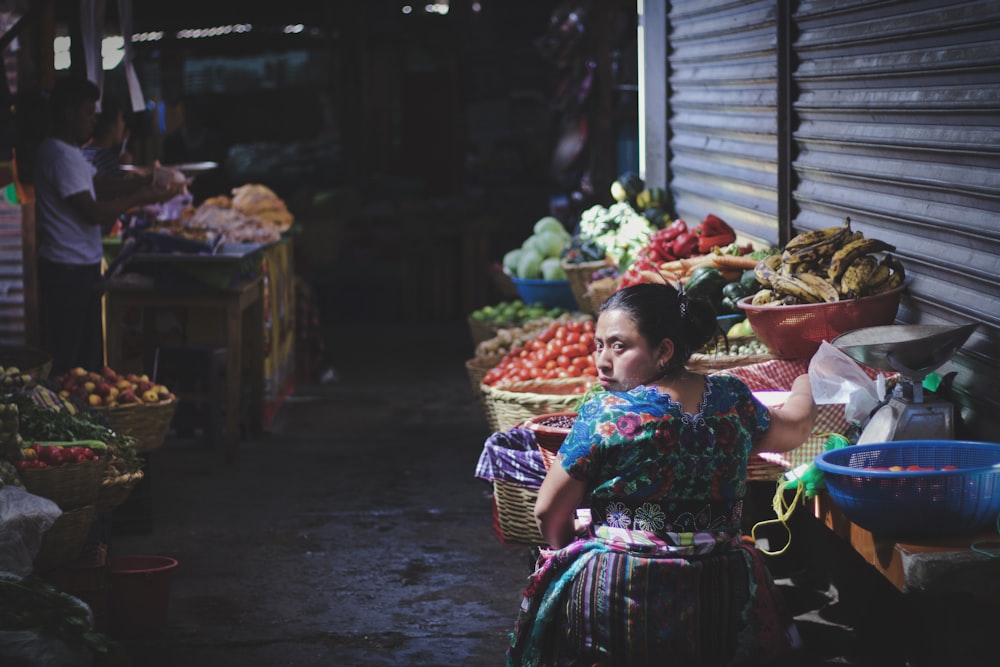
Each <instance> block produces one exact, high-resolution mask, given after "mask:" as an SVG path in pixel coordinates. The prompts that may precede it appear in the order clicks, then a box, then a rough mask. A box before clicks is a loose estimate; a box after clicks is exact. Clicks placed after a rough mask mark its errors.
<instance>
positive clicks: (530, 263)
mask: <svg viewBox="0 0 1000 667" xmlns="http://www.w3.org/2000/svg"><path fill="white" fill-rule="evenodd" d="M543 259H545V258H544V257H542V255H541V253H539V252H538V251H536V250H535V249H534V248H530V247H529V248H522V249H521V257H520V258H519V259H518V262H517V271H516V272H515V274H514V275H515V276H517V277H518V278H528V279H538V278H541V277H542V260H543Z"/></svg>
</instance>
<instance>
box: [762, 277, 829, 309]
mask: <svg viewBox="0 0 1000 667" xmlns="http://www.w3.org/2000/svg"><path fill="white" fill-rule="evenodd" d="M771 287H772V289H773V290H774V291H775V292H776V293H777V294H779V295H782V296H792V297H795V298H796V299H798V300H799V301H800V302H802V303H822V302H823V300H824V299H823V297H822V296H819V295H818V294H816V293H815V292H814V291H813V290H812V288H811V287H809V285H807V284H806V283H804V282H802V281H801V280H799V279H798V278H792V277H791V276H788V277H785V276H781V275H779V276H776V277H775V279H774V280H773V281H772V282H771Z"/></svg>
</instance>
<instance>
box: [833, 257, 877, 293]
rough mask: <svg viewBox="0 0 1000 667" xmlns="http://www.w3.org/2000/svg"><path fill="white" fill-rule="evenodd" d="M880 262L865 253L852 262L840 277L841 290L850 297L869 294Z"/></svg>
mask: <svg viewBox="0 0 1000 667" xmlns="http://www.w3.org/2000/svg"><path fill="white" fill-rule="evenodd" d="M878 266H879V263H878V260H876V259H875V258H874V257H872V256H871V255H863V256H861V257H858V258H857V259H856V260H854V261H853V262H851V265H850V266H848V267H847V270H846V271H844V275H842V276H841V277H840V291H841V293H842V294H843V295H844V296H845V297H847V298H848V299H857V298H858V297H862V296H867V295H868V294H869V293H870V292H871V281H872V277H873V276H874V275H875V271H876V270H877V269H878Z"/></svg>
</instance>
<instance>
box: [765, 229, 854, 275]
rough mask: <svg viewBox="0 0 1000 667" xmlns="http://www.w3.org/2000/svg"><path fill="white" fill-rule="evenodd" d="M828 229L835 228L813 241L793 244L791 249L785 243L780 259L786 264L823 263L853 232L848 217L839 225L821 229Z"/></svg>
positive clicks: (845, 242) (826, 230)
mask: <svg viewBox="0 0 1000 667" xmlns="http://www.w3.org/2000/svg"><path fill="white" fill-rule="evenodd" d="M830 229H835V230H836V231H835V232H833V233H832V234H826V235H825V236H824V237H823V238H822V239H820V240H819V241H816V242H814V243H808V244H806V245H804V246H803V245H799V246H794V247H793V248H792V249H791V250H789V248H788V245H786V246H785V250H784V252H783V253H782V259H783V260H784V261H785V262H786V263H788V264H805V265H811V264H825V263H826V262H828V261H829V259H830V258H831V257H832V256H833V255H834V253H836V252H837V251H838V250H840V248H842V247H843V246H844V245H845V244H847V243H848V241H849V239H851V238H853V237H852V235H853V234H854V232H852V231H851V219H850V218H846V219H845V220H844V224H843V225H841V226H839V227H828V228H827V229H825V230H821V231H823V232H828V231H829V230H830ZM808 233H811V232H807V234H808Z"/></svg>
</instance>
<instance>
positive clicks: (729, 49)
mask: <svg viewBox="0 0 1000 667" xmlns="http://www.w3.org/2000/svg"><path fill="white" fill-rule="evenodd" d="M776 7H777V2H776V1H775V0H761V1H759V2H733V1H732V0H707V1H706V0H681V1H678V2H672V3H670V11H669V14H668V25H669V27H668V39H669V53H668V67H669V88H670V93H669V94H670V100H669V111H670V117H669V119H668V130H669V133H670V141H669V147H670V169H669V172H670V183H669V185H670V191H671V193H672V195H673V197H674V209H675V212H676V213H677V214H678V215H679V216H680V217H682V218H684V219H685V220H687V221H688V222H689V223H697V222H700V221H701V220H702V219H703V218H704V217H705V215H706V214H708V213H714V214H716V215H718V216H720V217H721V218H723V219H724V220H726V221H727V222H730V223H731V224H732V225H733V226H734V227H736V228H737V229H739V230H740V231H741V232H742V233H743V234H745V235H747V236H750V237H751V238H755V239H759V240H760V241H762V242H765V243H768V244H774V243H776V242H777V240H778V210H777V205H778V196H777V188H778V176H777V173H778V172H777V170H778V136H777V133H778V114H777V109H778V98H777V90H778V88H777V73H778V59H777V51H776V48H777V40H776V32H777V23H776V17H777V9H776Z"/></svg>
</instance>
